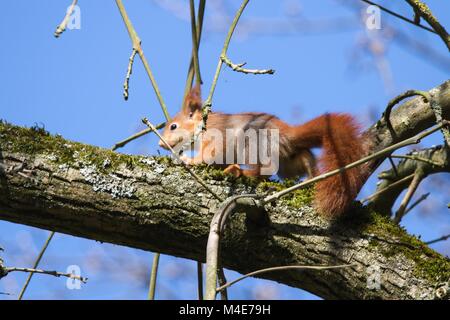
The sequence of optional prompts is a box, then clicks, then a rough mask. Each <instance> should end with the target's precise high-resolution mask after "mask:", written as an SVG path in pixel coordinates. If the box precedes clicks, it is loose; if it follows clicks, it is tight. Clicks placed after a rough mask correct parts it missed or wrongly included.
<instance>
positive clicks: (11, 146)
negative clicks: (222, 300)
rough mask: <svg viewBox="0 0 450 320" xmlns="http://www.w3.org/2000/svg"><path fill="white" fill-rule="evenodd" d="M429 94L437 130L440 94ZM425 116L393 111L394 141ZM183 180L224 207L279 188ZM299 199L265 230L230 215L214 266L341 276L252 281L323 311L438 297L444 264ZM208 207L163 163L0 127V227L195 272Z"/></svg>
mask: <svg viewBox="0 0 450 320" xmlns="http://www.w3.org/2000/svg"><path fill="white" fill-rule="evenodd" d="M433 90H434V91H433V92H434V94H435V95H436V96H437V97H438V98H439V99H440V102H441V105H442V107H443V108H444V114H445V115H444V117H446V118H448V115H449V110H450V88H449V82H447V83H444V84H443V85H441V86H440V87H437V88H435V89H433ZM428 109H429V107H428V106H427V105H426V104H425V103H424V102H423V101H422V99H421V98H416V99H412V100H411V101H409V102H406V103H404V104H403V105H402V106H400V107H398V108H397V109H396V110H394V111H393V112H392V116H391V119H392V125H393V128H394V130H395V132H396V135H397V139H398V138H402V139H404V138H407V137H409V136H413V135H414V134H416V133H418V132H420V131H422V130H424V129H425V128H427V127H429V126H431V125H433V117H434V115H433V113H432V111H430V110H428ZM385 127H386V126H385V124H384V123H383V121H380V122H379V123H378V125H377V126H374V127H372V128H370V129H369V130H368V131H367V132H366V135H367V136H371V137H376V139H375V138H374V140H373V141H374V143H372V144H371V147H370V149H371V150H376V149H380V148H382V147H385V146H387V145H390V144H392V143H394V142H395V141H396V139H393V138H392V136H391V134H390V133H389V131H388V130H387V129H386V128H385ZM371 166H372V168H375V167H376V164H375V163H372V164H371ZM195 170H196V171H197V173H198V174H199V175H201V176H202V178H203V179H205V181H206V182H207V183H208V185H209V186H210V187H211V188H212V189H213V190H214V191H215V192H216V193H218V194H220V195H222V196H223V197H225V198H226V197H228V196H231V195H236V194H242V193H254V192H255V191H256V192H264V191H266V190H267V189H268V187H275V188H281V187H283V185H281V184H277V183H272V182H258V181H256V180H252V179H248V178H239V179H235V178H233V177H230V176H225V175H224V174H223V173H222V172H221V171H219V170H216V169H214V168H209V167H206V166H200V167H196V168H195ZM311 198H312V192H311V190H303V191H296V192H295V193H293V194H292V195H289V196H287V197H285V198H284V199H281V200H279V201H277V202H276V203H275V204H272V205H268V206H267V207H266V210H267V213H268V215H269V217H270V220H271V223H270V224H269V225H265V226H258V225H255V224H254V223H252V222H250V221H248V220H246V219H245V215H242V214H235V215H234V216H233V217H232V219H231V220H232V222H231V224H230V226H229V227H228V229H227V232H226V235H225V237H224V239H223V242H222V252H221V261H222V264H223V266H224V267H226V268H229V269H233V270H236V271H238V272H240V273H247V272H251V271H254V270H257V269H261V268H267V267H272V266H281V265H337V264H347V263H350V264H352V266H351V267H348V268H343V269H334V270H328V271H317V270H315V271H312V270H309V271H298V270H292V271H282V272H272V273H267V274H261V275H260V276H261V277H263V278H266V279H271V280H275V281H278V282H281V283H284V284H287V285H290V286H293V287H298V288H302V289H305V290H307V291H309V292H312V293H314V294H316V295H318V296H320V297H323V298H326V299H369V298H377V299H418V298H421V299H433V298H436V292H437V291H436V290H437V289H438V288H442V287H445V288H447V286H446V285H444V286H443V284H442V283H443V282H446V281H448V280H449V278H450V262H449V260H448V259H447V258H445V257H443V256H441V255H440V254H438V253H436V252H435V251H433V250H431V249H430V248H428V247H427V246H426V245H425V244H423V243H422V242H421V241H420V240H418V239H416V238H415V237H412V236H410V235H408V234H407V233H406V232H405V231H404V230H403V229H401V228H399V227H398V226H396V225H395V224H393V223H392V222H391V221H390V219H389V218H388V217H385V216H382V215H380V214H377V213H376V212H373V211H372V210H370V209H368V208H362V207H361V206H360V205H358V204H356V203H355V207H354V208H353V209H352V211H351V212H350V213H349V215H348V216H346V217H345V218H343V219H340V220H338V221H328V220H325V219H324V218H322V217H320V216H318V215H317V213H316V212H315V211H314V209H313V207H312V206H311V200H312V199H311ZM218 205H219V203H218V201H217V200H216V199H214V198H213V197H212V196H211V195H210V194H209V193H208V192H206V191H205V190H204V189H202V187H201V186H200V185H199V184H198V183H197V182H196V181H195V180H193V179H192V177H191V176H190V175H189V174H188V173H187V172H185V170H184V169H183V168H182V167H180V166H177V165H175V164H174V163H172V161H171V160H170V159H168V158H164V157H143V156H128V155H123V154H118V153H115V152H112V151H110V150H105V149H101V148H97V147H93V146H89V145H84V144H81V143H76V142H71V141H67V140H65V139H63V138H62V137H60V136H52V135H49V134H48V133H46V132H45V131H44V130H41V129H39V128H30V129H26V128H22V127H17V126H13V125H10V124H7V123H1V124H0V219H2V220H6V221H11V222H15V223H20V224H25V225H30V226H34V227H38V228H43V229H48V230H54V231H56V232H61V233H66V234H70V235H74V236H78V237H83V238H89V239H94V240H98V241H104V242H110V243H115V244H120V245H125V246H129V247H134V248H139V249H143V250H150V251H156V252H161V253H164V254H169V255H174V256H178V257H184V258H188V259H193V260H201V261H204V260H205V251H206V241H207V236H208V231H209V223H210V220H211V218H212V215H213V210H214V209H215V208H217V207H218ZM378 285H379V286H378ZM439 292H441V293H442V289H440V291H439ZM442 296H444V297H446V298H448V295H446V294H444V295H442V294H440V295H439V297H442Z"/></svg>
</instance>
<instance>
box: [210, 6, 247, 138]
mask: <svg viewBox="0 0 450 320" xmlns="http://www.w3.org/2000/svg"><path fill="white" fill-rule="evenodd" d="M248 2H249V0H244V1H242V4H241V6H240V7H239V10H238V11H237V12H236V15H235V16H234V19H233V22H232V23H231V26H230V29H229V30H228V34H227V37H226V38H225V42H224V44H223V48H222V51H221V53H220V56H219V62H218V63H217V68H216V72H215V74H214V78H213V81H212V84H211V88H210V90H209V95H208V98H206V100H205V102H204V103H203V108H202V116H203V121H202V129H203V130H205V129H206V123H207V121H208V114H209V112H210V111H211V106H212V98H213V95H214V91H215V90H216V85H217V80H218V79H219V75H220V70H221V69H222V64H223V60H222V57H225V56H226V55H227V50H228V46H229V45H230V41H231V37H232V36H233V32H234V30H235V29H236V25H237V23H238V22H239V19H240V17H241V15H242V12H243V11H244V9H245V7H246V6H247V4H248Z"/></svg>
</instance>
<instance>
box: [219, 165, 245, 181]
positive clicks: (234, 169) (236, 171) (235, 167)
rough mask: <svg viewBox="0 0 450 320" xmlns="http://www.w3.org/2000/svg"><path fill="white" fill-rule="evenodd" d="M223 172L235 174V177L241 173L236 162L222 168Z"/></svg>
mask: <svg viewBox="0 0 450 320" xmlns="http://www.w3.org/2000/svg"><path fill="white" fill-rule="evenodd" d="M223 172H224V173H229V174H232V175H233V176H235V177H236V178H238V177H240V176H241V175H242V170H241V167H240V166H239V165H238V164H231V165H229V166H228V167H226V168H225V169H224V170H223Z"/></svg>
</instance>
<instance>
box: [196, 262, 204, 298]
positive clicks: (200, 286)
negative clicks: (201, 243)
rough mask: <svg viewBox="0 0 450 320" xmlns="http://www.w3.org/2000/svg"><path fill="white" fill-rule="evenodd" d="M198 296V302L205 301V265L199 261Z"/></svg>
mask: <svg viewBox="0 0 450 320" xmlns="http://www.w3.org/2000/svg"><path fill="white" fill-rule="evenodd" d="M197 294H198V300H200V301H201V300H203V264H202V263H201V261H197Z"/></svg>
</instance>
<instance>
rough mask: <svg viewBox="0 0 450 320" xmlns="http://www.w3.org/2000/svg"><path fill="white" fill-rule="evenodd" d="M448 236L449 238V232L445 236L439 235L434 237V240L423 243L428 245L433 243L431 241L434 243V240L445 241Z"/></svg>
mask: <svg viewBox="0 0 450 320" xmlns="http://www.w3.org/2000/svg"><path fill="white" fill-rule="evenodd" d="M448 238H450V234H447V235H445V236H442V237H439V238H437V239H434V240H430V241H428V242H425V244H427V245H430V244H433V243H436V242H440V241H445V240H447V239H448Z"/></svg>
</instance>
